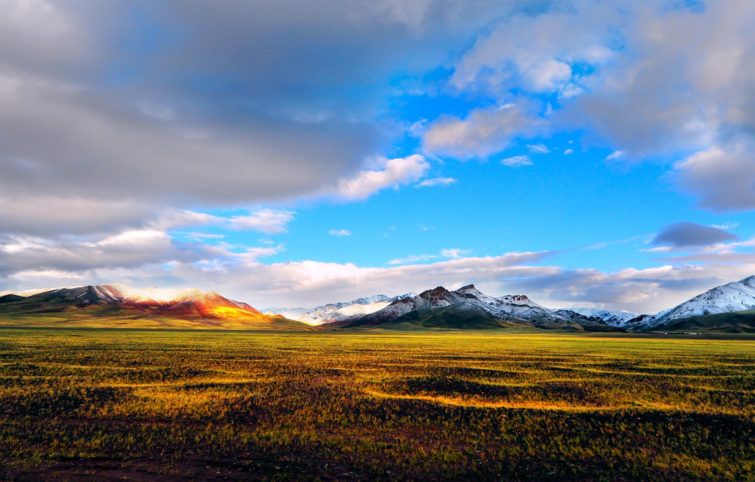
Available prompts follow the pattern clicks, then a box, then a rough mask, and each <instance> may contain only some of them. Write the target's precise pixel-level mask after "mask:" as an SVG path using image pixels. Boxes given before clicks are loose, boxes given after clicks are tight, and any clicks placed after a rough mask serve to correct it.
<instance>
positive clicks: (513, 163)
mask: <svg viewBox="0 0 755 482" xmlns="http://www.w3.org/2000/svg"><path fill="white" fill-rule="evenodd" d="M501 164H503V165H504V166H510V167H517V166H531V165H532V159H530V156H514V157H508V158H506V159H501Z"/></svg>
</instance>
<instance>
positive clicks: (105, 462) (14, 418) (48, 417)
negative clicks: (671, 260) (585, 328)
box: [0, 329, 755, 481]
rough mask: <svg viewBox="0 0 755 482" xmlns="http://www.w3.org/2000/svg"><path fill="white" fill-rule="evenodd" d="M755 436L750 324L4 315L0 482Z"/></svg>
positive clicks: (512, 468) (460, 473)
mask: <svg viewBox="0 0 755 482" xmlns="http://www.w3.org/2000/svg"><path fill="white" fill-rule="evenodd" d="M754 433H755V341H754V340H751V339H747V338H736V337H734V338H731V339H720V340H714V339H703V338H695V339H687V338H661V337H652V336H646V337H622V336H616V335H558V334H531V333H520V334H507V333H501V332H491V333H476V334H472V333H464V332H457V333H447V334H440V333H431V334H428V333H413V334H406V333H389V332H384V333H377V334H375V333H360V334H346V333H310V334H305V333H289V334H281V333H249V332H220V331H205V332H197V331H186V332H176V331H154V330H153V331H147V330H145V331H102V330H51V329H39V330H20V329H5V330H0V460H2V461H3V464H0V479H2V478H5V479H14V478H15V479H16V480H48V479H54V478H55V477H59V478H61V480H65V479H76V480H106V479H109V478H112V479H120V478H122V477H124V476H125V477H129V478H130V479H132V480H133V479H147V480H149V479H151V478H155V477H157V476H158V475H159V477H160V478H161V480H185V479H187V478H188V479H192V478H193V479H201V480H211V479H220V480H224V479H227V480H250V479H253V480H314V479H317V478H321V479H322V480H325V479H331V480H374V479H383V480H575V481H576V480H594V481H599V480H611V481H612V480H617V481H618V480H675V481H676V480H701V481H702V480H732V481H734V480H737V481H738V480H755V479H753V474H754V473H755V472H753V470H754V469H755V465H754V464H755V462H754V461H755V436H754ZM208 467H209V468H208ZM276 467H277V468H276ZM218 471H219V473H218ZM388 471H390V473H389V472H388ZM84 472H86V473H84ZM90 472H91V473H90ZM77 474H78V475H77ZM87 474H88V475H87ZM344 474H346V475H344Z"/></svg>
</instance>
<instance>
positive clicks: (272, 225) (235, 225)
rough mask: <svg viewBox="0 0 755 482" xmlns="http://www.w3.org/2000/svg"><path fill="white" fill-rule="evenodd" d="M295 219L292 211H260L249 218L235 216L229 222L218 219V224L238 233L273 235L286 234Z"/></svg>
mask: <svg viewBox="0 0 755 482" xmlns="http://www.w3.org/2000/svg"><path fill="white" fill-rule="evenodd" d="M293 218H294V213H292V212H290V211H276V210H273V209H260V210H258V211H256V212H253V213H251V214H249V215H248V216H233V217H232V218H230V219H228V220H227V221H226V220H225V219H224V218H219V219H217V218H216V220H215V221H216V222H221V223H227V224H228V227H229V228H230V229H234V230H238V231H246V230H253V231H259V232H261V233H266V234H273V233H283V232H286V224H288V223H289V222H290V221H291V220H292V219H293Z"/></svg>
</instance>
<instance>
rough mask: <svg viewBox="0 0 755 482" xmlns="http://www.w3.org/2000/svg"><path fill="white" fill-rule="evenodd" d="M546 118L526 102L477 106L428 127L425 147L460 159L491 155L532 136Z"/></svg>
mask: <svg viewBox="0 0 755 482" xmlns="http://www.w3.org/2000/svg"><path fill="white" fill-rule="evenodd" d="M542 124H543V121H542V120H541V119H540V118H539V117H538V116H537V115H536V114H535V113H534V112H532V109H531V108H529V107H528V106H525V105H523V104H522V103H520V104H516V105H512V104H506V105H504V106H502V107H498V108H495V109H475V110H473V111H472V112H470V113H469V115H467V117H466V118H464V119H461V118H459V117H455V116H442V117H440V118H439V119H438V120H436V121H434V122H433V123H431V124H430V125H429V126H428V129H427V130H426V131H425V133H424V136H423V139H422V146H423V148H424V149H425V150H426V151H427V152H430V153H433V154H436V155H446V156H453V157H457V158H460V159H470V158H474V157H488V156H490V155H491V154H494V153H496V152H500V151H502V150H504V149H505V148H507V147H508V146H509V145H510V144H511V141H512V140H513V139H514V138H515V137H518V136H525V137H528V136H532V135H533V134H534V133H535V132H537V131H538V129H540V127H541V126H542Z"/></svg>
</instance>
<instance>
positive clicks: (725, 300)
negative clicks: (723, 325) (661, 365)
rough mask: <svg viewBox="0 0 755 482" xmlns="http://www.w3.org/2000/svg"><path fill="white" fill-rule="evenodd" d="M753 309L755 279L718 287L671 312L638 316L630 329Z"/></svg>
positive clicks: (640, 328) (647, 329)
mask: <svg viewBox="0 0 755 482" xmlns="http://www.w3.org/2000/svg"><path fill="white" fill-rule="evenodd" d="M752 309H755V276H750V277H748V278H745V279H743V280H741V281H735V282H732V283H728V284H725V285H721V286H717V287H715V288H713V289H710V290H708V291H706V292H705V293H703V294H700V295H697V296H695V297H694V298H692V299H690V300H688V301H685V302H684V303H682V304H680V305H678V306H676V307H674V308H671V309H670V310H665V311H661V312H660V313H657V314H655V315H641V316H638V317H636V318H634V319H632V320H629V322H628V323H627V326H628V327H630V328H631V329H633V330H640V331H649V330H654V329H656V328H659V327H661V326H663V325H666V324H668V323H670V322H672V321H674V320H679V319H682V318H691V317H693V316H704V315H715V314H720V313H732V312H735V311H745V310H752Z"/></svg>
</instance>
